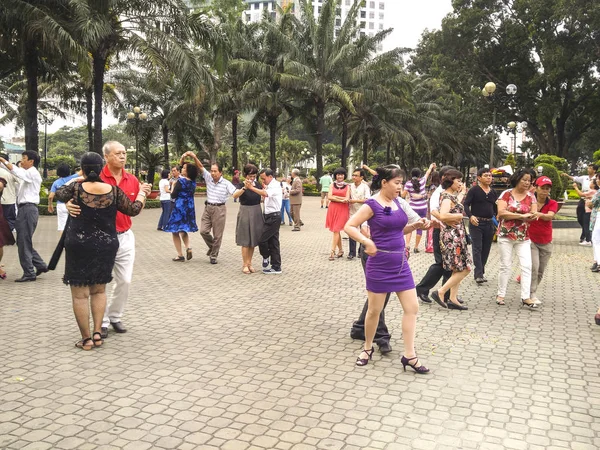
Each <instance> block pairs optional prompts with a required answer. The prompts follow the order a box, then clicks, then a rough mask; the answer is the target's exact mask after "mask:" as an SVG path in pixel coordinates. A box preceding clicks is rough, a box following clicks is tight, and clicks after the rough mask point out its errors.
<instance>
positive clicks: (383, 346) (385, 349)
mask: <svg viewBox="0 0 600 450" xmlns="http://www.w3.org/2000/svg"><path fill="white" fill-rule="evenodd" d="M377 345H378V346H379V351H380V352H381V354H382V355H385V354H387V353H389V352H391V351H392V346H391V345H390V343H389V342H387V341H386V342H381V343H377Z"/></svg>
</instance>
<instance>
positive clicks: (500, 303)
mask: <svg viewBox="0 0 600 450" xmlns="http://www.w3.org/2000/svg"><path fill="white" fill-rule="evenodd" d="M496 305H500V306H504V305H506V303H504V299H503V298H502V297H496Z"/></svg>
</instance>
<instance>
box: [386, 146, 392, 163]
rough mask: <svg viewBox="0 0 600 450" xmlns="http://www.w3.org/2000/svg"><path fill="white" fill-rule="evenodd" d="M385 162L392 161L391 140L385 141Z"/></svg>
mask: <svg viewBox="0 0 600 450" xmlns="http://www.w3.org/2000/svg"><path fill="white" fill-rule="evenodd" d="M385 163H386V164H391V163H392V143H391V142H388V143H387V149H386V152H385Z"/></svg>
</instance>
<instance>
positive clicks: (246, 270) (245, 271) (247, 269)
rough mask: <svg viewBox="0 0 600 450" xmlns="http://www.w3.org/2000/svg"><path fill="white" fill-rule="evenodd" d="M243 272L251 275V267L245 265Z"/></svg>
mask: <svg viewBox="0 0 600 450" xmlns="http://www.w3.org/2000/svg"><path fill="white" fill-rule="evenodd" d="M242 273H245V274H246V275H250V274H251V273H252V272H250V268H249V267H248V266H244V268H243V269H242Z"/></svg>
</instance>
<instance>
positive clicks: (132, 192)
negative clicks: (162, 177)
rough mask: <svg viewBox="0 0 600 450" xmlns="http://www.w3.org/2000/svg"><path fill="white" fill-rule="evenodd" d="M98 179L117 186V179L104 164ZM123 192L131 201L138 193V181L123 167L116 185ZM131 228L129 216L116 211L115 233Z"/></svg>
mask: <svg viewBox="0 0 600 450" xmlns="http://www.w3.org/2000/svg"><path fill="white" fill-rule="evenodd" d="M100 179H101V180H102V181H104V182H105V183H108V184H110V185H111V186H117V180H115V177H113V176H112V173H110V170H108V166H104V168H103V169H102V173H101V174H100ZM118 186H119V187H120V188H121V190H122V191H123V192H125V194H126V195H127V197H129V200H131V201H132V202H134V201H135V199H136V197H137V195H138V194H139V193H140V182H139V181H138V179H137V178H136V177H134V176H133V175H131V174H130V173H128V172H125V169H123V172H122V175H121V182H120V183H119V185H118ZM130 228H131V217H129V216H128V215H126V214H123V213H122V212H117V233H123V232H124V231H127V230H129V229H130Z"/></svg>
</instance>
